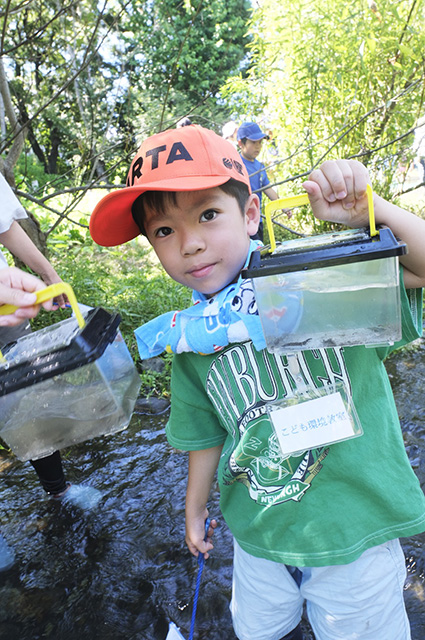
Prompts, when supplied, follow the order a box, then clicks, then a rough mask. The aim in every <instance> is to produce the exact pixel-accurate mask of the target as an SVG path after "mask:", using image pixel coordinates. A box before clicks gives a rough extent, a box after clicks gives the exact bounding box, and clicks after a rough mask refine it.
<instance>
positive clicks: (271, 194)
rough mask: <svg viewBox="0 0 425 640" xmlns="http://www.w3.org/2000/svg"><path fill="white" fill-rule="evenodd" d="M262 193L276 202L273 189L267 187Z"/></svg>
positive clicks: (275, 194)
mask: <svg viewBox="0 0 425 640" xmlns="http://www.w3.org/2000/svg"><path fill="white" fill-rule="evenodd" d="M264 193H265V194H266V196H267V197H268V198H270V200H277V199H278V198H279V196H278V195H277V193H276V191H275V190H274V189H273V187H267V189H264Z"/></svg>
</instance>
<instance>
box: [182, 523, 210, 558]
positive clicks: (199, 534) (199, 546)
mask: <svg viewBox="0 0 425 640" xmlns="http://www.w3.org/2000/svg"><path fill="white" fill-rule="evenodd" d="M207 517H208V513H207V515H204V514H203V515H202V516H200V517H196V518H193V519H189V518H188V517H187V516H186V544H187V546H188V549H189V551H190V553H192V554H193V555H194V556H196V557H198V555H199V554H200V553H202V554H203V555H204V559H205V560H206V559H207V558H209V553H208V551H211V549H213V548H214V545H213V543H212V542H211V538H212V536H213V535H214V529H215V528H216V527H217V520H211V522H210V526H209V528H208V534H207V539H206V540H204V538H205V520H206V518H207Z"/></svg>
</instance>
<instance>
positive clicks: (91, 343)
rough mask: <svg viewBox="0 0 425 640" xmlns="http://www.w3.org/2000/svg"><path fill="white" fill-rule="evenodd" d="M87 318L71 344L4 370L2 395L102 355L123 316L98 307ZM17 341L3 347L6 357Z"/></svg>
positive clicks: (0, 373) (0, 382)
mask: <svg viewBox="0 0 425 640" xmlns="http://www.w3.org/2000/svg"><path fill="white" fill-rule="evenodd" d="M85 320H86V324H85V326H84V327H83V328H82V329H80V330H79V331H78V332H77V333H76V334H75V336H73V338H72V340H71V342H70V344H68V345H63V346H60V347H58V348H57V349H54V350H53V351H52V352H51V353H46V354H43V355H38V356H37V355H36V356H35V358H34V359H31V360H29V359H28V360H25V361H23V362H19V363H17V364H11V365H10V366H9V367H7V368H4V369H2V370H0V397H1V396H5V395H7V394H9V393H13V392H14V391H18V390H19V389H23V388H25V387H29V386H31V385H34V384H37V383H38V382H43V381H44V380H48V379H49V378H53V377H55V376H58V375H61V374H62V373H65V372H67V371H72V370H74V369H78V368H79V367H83V366H84V365H86V364H90V363H91V362H94V361H95V360H97V359H98V358H100V357H101V356H102V355H103V353H104V352H105V349H106V348H107V346H108V345H110V344H111V343H112V342H113V341H114V340H115V338H116V335H117V333H118V327H119V324H120V322H121V316H120V315H119V314H118V313H113V314H111V313H109V312H108V311H106V310H105V309H103V308H102V307H96V308H95V309H91V310H90V311H89V312H88V314H87V316H86V318H85ZM13 344H15V343H11V345H9V346H6V347H5V349H4V350H3V355H4V357H5V358H6V360H7V352H8V350H10V348H11V346H12V345H13ZM52 354H54V359H52Z"/></svg>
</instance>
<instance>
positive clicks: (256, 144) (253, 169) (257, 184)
mask: <svg viewBox="0 0 425 640" xmlns="http://www.w3.org/2000/svg"><path fill="white" fill-rule="evenodd" d="M237 139H238V144H239V150H240V154H241V158H242V160H243V163H244V165H245V167H246V169H247V171H248V175H249V181H250V184H251V189H252V191H253V193H256V194H257V196H258V197H259V198H260V207H261V200H262V195H263V193H265V194H266V196H267V197H268V198H270V200H277V199H278V197H279V196H278V195H277V193H276V191H275V190H274V189H273V188H272V187H270V186H268V185H270V180H269V178H268V176H267V172H266V168H265V166H264V164H263V163H262V162H260V161H259V160H257V156H258V155H259V153H260V151H261V146H262V144H263V140H264V139H268V135H267V134H266V133H264V132H263V131H261V129H260V127H259V126H258V124H257V123H256V122H243V123H242V124H241V126H240V127H239V129H238V132H237ZM253 239H254V240H255V239H258V240H261V241H263V221H262V220H261V221H260V225H259V227H258V232H257V234H256V235H255V236H253Z"/></svg>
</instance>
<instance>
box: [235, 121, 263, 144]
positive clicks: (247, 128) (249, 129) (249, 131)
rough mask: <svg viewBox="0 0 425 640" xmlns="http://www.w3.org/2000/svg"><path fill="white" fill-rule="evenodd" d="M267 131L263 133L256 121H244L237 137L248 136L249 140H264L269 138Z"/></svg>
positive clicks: (239, 138) (240, 138)
mask: <svg viewBox="0 0 425 640" xmlns="http://www.w3.org/2000/svg"><path fill="white" fill-rule="evenodd" d="M268 137H269V136H268V135H267V134H266V133H263V132H262V131H261V129H260V127H259V126H258V124H257V123H256V122H243V123H242V124H241V126H240V127H239V129H238V133H237V138H238V140H242V138H248V140H262V139H263V138H268Z"/></svg>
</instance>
